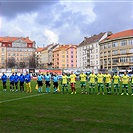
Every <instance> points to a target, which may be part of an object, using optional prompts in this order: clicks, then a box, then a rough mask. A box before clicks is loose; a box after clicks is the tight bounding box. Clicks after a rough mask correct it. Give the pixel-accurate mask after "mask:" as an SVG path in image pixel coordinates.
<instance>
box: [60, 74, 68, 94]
mask: <svg viewBox="0 0 133 133" xmlns="http://www.w3.org/2000/svg"><path fill="white" fill-rule="evenodd" d="M61 84H62V94H64V88H66V92H67V94H68V77H67V75H66V74H65V73H63V74H62V80H61Z"/></svg>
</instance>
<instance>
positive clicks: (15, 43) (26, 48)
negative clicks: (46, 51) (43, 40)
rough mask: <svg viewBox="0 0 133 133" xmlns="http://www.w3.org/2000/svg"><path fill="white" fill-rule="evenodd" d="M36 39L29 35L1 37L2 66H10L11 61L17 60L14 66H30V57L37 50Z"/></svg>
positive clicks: (0, 56)
mask: <svg viewBox="0 0 133 133" xmlns="http://www.w3.org/2000/svg"><path fill="white" fill-rule="evenodd" d="M35 45H36V43H35V41H31V40H30V39H29V37H26V38H24V37H9V36H7V37H0V61H1V62H0V68H7V67H9V63H8V62H9V61H10V62H15V66H13V67H16V68H18V67H22V65H23V66H25V67H28V65H29V58H30V57H31V56H32V55H33V53H34V51H35Z"/></svg>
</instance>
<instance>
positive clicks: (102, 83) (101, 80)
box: [38, 71, 133, 95]
mask: <svg viewBox="0 0 133 133" xmlns="http://www.w3.org/2000/svg"><path fill="white" fill-rule="evenodd" d="M40 77H41V78H40ZM79 78H80V86H81V94H83V93H86V94H91V93H95V88H96V84H97V87H98V93H97V95H99V94H100V89H102V94H103V95H105V91H104V88H106V89H107V94H111V92H112V84H113V88H114V95H118V94H119V93H120V84H121V83H122V93H121V95H124V91H126V95H129V94H128V88H129V86H128V84H129V82H130V83H131V88H132V94H131V95H133V75H132V76H131V77H129V76H128V75H127V74H126V72H125V73H124V75H123V76H122V77H119V76H118V74H117V73H115V74H114V76H113V77H111V75H110V74H109V73H108V71H107V72H106V74H102V72H99V74H97V75H95V74H94V71H92V73H91V74H90V75H89V76H87V75H86V74H84V73H83V71H82V72H81V74H80V75H79ZM39 79H40V80H39ZM42 79H43V77H42V76H41V75H39V76H38V91H39V92H41V91H42V85H43V84H42ZM50 81H51V77H50V75H49V74H48V73H47V74H46V75H45V82H46V83H45V84H46V93H50V83H51V82H50ZM87 81H88V83H89V88H86V83H87ZM58 82H59V78H58V75H57V73H56V74H55V75H54V76H53V85H54V93H56V92H58ZM69 83H70V86H71V94H76V87H75V84H76V75H75V74H74V73H73V71H72V72H71V75H70V77H69V79H68V76H67V75H65V73H63V75H62V80H61V85H62V93H63V94H64V91H65V90H66V93H67V94H68V84H69Z"/></svg>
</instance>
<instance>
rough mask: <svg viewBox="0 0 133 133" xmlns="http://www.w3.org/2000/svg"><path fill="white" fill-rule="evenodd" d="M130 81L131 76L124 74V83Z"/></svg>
mask: <svg viewBox="0 0 133 133" xmlns="http://www.w3.org/2000/svg"><path fill="white" fill-rule="evenodd" d="M128 81H129V76H128V75H123V76H122V84H128Z"/></svg>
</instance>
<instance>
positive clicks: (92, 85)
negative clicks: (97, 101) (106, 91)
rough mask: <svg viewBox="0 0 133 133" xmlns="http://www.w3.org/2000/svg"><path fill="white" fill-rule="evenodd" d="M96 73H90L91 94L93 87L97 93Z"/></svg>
mask: <svg viewBox="0 0 133 133" xmlns="http://www.w3.org/2000/svg"><path fill="white" fill-rule="evenodd" d="M96 77H97V76H96V75H95V74H94V71H92V73H91V74H90V75H89V92H88V93H89V94H91V90H92V89H93V94H95V84H96Z"/></svg>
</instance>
